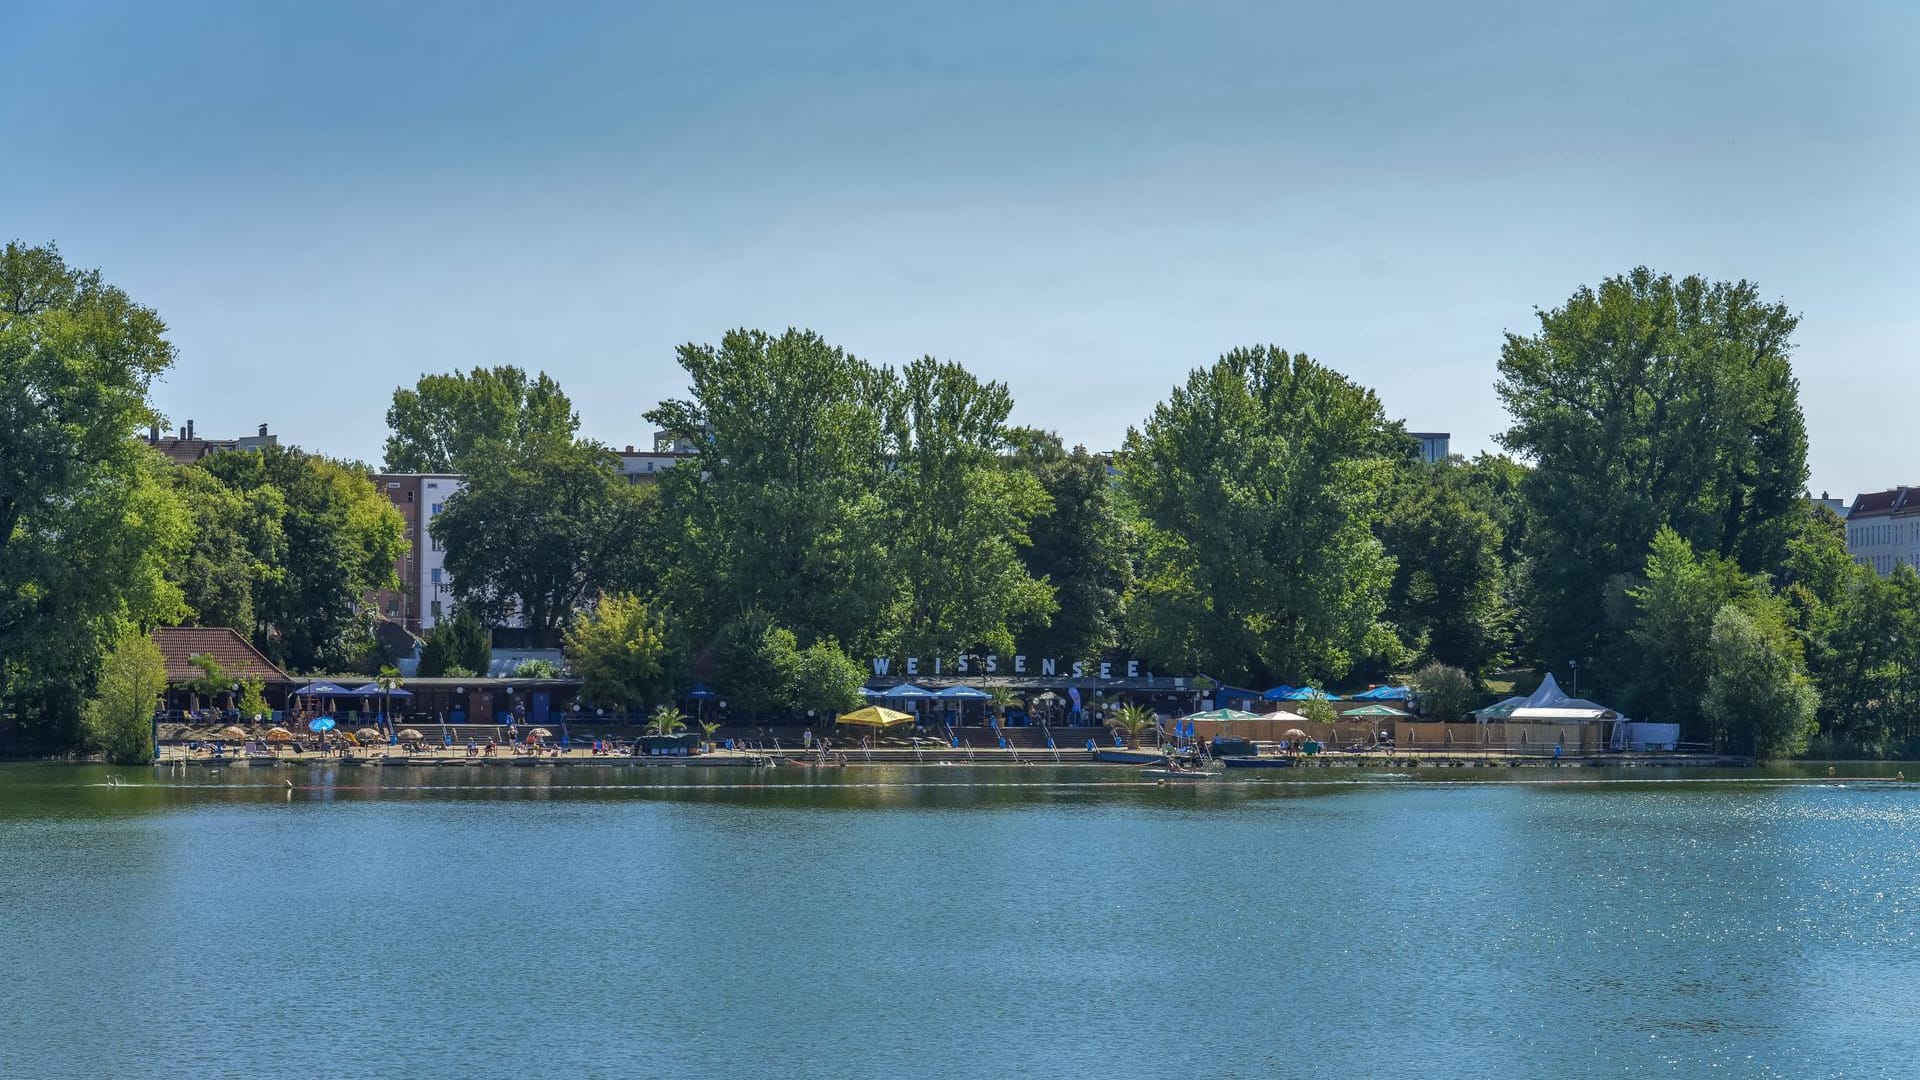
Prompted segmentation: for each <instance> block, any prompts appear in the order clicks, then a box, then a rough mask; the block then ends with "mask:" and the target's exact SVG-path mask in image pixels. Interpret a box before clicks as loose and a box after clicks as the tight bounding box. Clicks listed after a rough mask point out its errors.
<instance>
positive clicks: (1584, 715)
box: [1488, 671, 1620, 724]
mask: <svg viewBox="0 0 1920 1080" xmlns="http://www.w3.org/2000/svg"><path fill="white" fill-rule="evenodd" d="M1509 700H1511V699H1509ZM1500 704H1501V705H1505V704H1506V702H1504V701H1503V702H1501V703H1500ZM1495 707H1496V708H1497V707H1498V706H1495ZM1488 711H1492V710H1488ZM1506 718H1507V719H1508V720H1514V721H1518V722H1520V723H1528V722H1532V723H1536V724H1578V723H1582V722H1585V721H1588V720H1618V719H1620V714H1619V713H1616V712H1614V711H1613V710H1612V709H1609V708H1607V707H1606V706H1605V705H1601V704H1598V703H1596V702H1592V701H1588V700H1586V699H1585V698H1576V697H1568V696H1567V693H1566V691H1564V690H1562V689H1560V684H1559V683H1558V682H1555V681H1554V678H1553V672H1551V671H1549V672H1547V677H1546V678H1544V679H1541V680H1540V686H1539V688H1538V689H1536V690H1535V691H1534V692H1533V693H1531V694H1528V695H1527V699H1526V700H1525V701H1523V702H1521V703H1520V704H1518V705H1516V706H1514V707H1513V709H1511V710H1510V711H1509V712H1508V713H1507V717H1506Z"/></svg>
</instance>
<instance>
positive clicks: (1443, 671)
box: [1412, 661, 1474, 724]
mask: <svg viewBox="0 0 1920 1080" xmlns="http://www.w3.org/2000/svg"><path fill="white" fill-rule="evenodd" d="M1412 683H1413V693H1414V697H1415V698H1416V700H1418V701H1419V702H1420V706H1421V709H1422V710H1423V711H1424V712H1425V714H1426V715H1427V716H1428V717H1430V718H1432V719H1434V720H1438V721H1440V722H1442V723H1447V724H1451V723H1454V722H1455V721H1457V720H1459V719H1461V718H1462V717H1464V716H1466V714H1467V710H1468V709H1469V708H1471V707H1472V706H1473V699H1474V689H1473V679H1472V678H1471V677H1469V676H1468V675H1467V673H1466V672H1464V671H1462V670H1460V669H1459V668H1457V667H1453V666H1452V665H1449V664H1442V663H1440V662H1438V661H1435V662H1434V663H1431V664H1428V665H1427V666H1426V667H1423V668H1421V669H1420V670H1419V671H1418V672H1417V673H1415V675H1414V676H1413V680H1412Z"/></svg>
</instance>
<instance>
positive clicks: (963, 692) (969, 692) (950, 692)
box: [933, 686, 993, 701]
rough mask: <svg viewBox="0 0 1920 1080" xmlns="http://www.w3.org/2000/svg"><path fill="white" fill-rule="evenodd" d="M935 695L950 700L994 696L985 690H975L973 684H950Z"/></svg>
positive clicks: (970, 699) (975, 699) (979, 698)
mask: <svg viewBox="0 0 1920 1080" xmlns="http://www.w3.org/2000/svg"><path fill="white" fill-rule="evenodd" d="M933 696H934V697H937V698H945V699H947V700H948V701H986V700H987V699H989V698H991V697H993V695H992V694H989V693H987V692H986V691H985V690H975V689H974V688H973V687H971V686H949V687H947V688H946V689H945V690H942V691H940V692H939V693H937V694H935V695H933Z"/></svg>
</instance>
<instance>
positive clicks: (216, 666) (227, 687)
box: [187, 653, 236, 705]
mask: <svg viewBox="0 0 1920 1080" xmlns="http://www.w3.org/2000/svg"><path fill="white" fill-rule="evenodd" d="M187 663H189V664H192V665H193V666H194V667H196V668H198V669H200V677H199V678H197V679H195V680H193V682H192V683H190V684H189V688H190V689H192V691H193V692H194V693H195V694H196V695H198V696H199V698H200V702H201V704H202V705H205V704H208V703H210V702H213V701H214V700H216V699H218V698H219V697H220V695H222V694H228V693H232V688H233V687H234V685H235V684H236V680H235V678H234V676H233V674H232V673H231V672H229V671H228V670H227V669H226V668H223V667H221V666H220V661H218V660H216V659H214V658H213V656H212V655H211V654H208V653H198V654H195V655H193V656H189V657H187Z"/></svg>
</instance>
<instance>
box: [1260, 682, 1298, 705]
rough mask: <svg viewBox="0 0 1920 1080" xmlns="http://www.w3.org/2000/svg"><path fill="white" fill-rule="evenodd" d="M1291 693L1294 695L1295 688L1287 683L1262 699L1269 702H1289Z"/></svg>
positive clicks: (1262, 696) (1263, 695)
mask: <svg viewBox="0 0 1920 1080" xmlns="http://www.w3.org/2000/svg"><path fill="white" fill-rule="evenodd" d="M1291 693H1293V687H1291V686H1288V685H1287V684H1286V683H1281V684H1280V685H1279V686H1276V687H1274V688H1273V689H1271V690H1268V691H1267V692H1266V693H1264V694H1261V695H1260V697H1261V698H1262V699H1264V700H1267V701H1285V700H1287V695H1288V694H1291Z"/></svg>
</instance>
